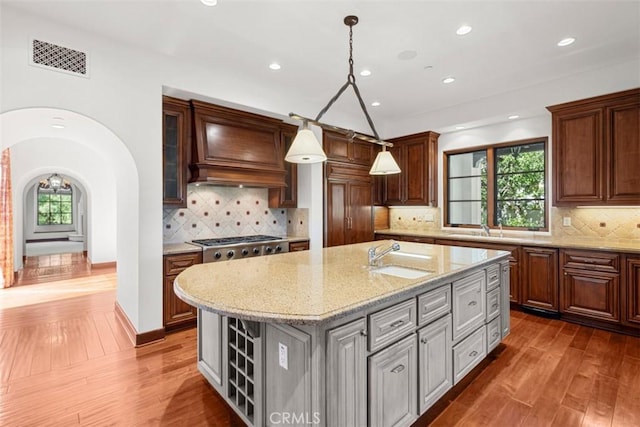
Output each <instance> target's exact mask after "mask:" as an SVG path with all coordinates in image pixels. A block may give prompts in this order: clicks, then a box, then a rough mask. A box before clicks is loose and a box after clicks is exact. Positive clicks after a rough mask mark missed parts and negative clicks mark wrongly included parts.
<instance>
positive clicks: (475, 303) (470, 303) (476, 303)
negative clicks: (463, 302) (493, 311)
mask: <svg viewBox="0 0 640 427" xmlns="http://www.w3.org/2000/svg"><path fill="white" fill-rule="evenodd" d="M468 305H469V307H473V306H474V305H478V301H475V300H474V301H469V304H468Z"/></svg>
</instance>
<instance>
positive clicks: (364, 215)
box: [346, 182, 373, 243]
mask: <svg viewBox="0 0 640 427" xmlns="http://www.w3.org/2000/svg"><path fill="white" fill-rule="evenodd" d="M347 188H348V190H349V199H348V200H349V210H348V215H349V228H348V232H347V236H348V237H347V239H346V243H361V242H370V241H372V240H373V200H372V198H371V184H370V183H364V182H362V183H360V182H350V183H349V184H348V187H347Z"/></svg>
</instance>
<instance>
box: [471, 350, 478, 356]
mask: <svg viewBox="0 0 640 427" xmlns="http://www.w3.org/2000/svg"><path fill="white" fill-rule="evenodd" d="M477 355H478V352H477V351H475V350H473V351H472V352H471V353H469V357H476V356H477Z"/></svg>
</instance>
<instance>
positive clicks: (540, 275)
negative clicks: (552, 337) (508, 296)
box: [521, 247, 558, 312]
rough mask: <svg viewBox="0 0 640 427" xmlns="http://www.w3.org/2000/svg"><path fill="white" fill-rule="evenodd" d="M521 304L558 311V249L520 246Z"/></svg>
mask: <svg viewBox="0 0 640 427" xmlns="http://www.w3.org/2000/svg"><path fill="white" fill-rule="evenodd" d="M522 263H523V269H522V276H521V279H522V289H521V291H522V295H521V297H522V301H521V303H522V305H524V306H528V307H533V308H540V309H543V310H546V311H551V312H557V311H558V250H557V249H552V248H533V247H523V248H522Z"/></svg>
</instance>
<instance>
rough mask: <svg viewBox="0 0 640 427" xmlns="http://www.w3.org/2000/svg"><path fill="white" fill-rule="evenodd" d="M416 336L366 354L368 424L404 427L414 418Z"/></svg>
mask: <svg viewBox="0 0 640 427" xmlns="http://www.w3.org/2000/svg"><path fill="white" fill-rule="evenodd" d="M416 362H417V351H416V336H415V334H412V335H410V336H408V337H407V338H405V339H403V340H401V341H399V342H397V343H396V344H393V345H391V346H389V347H387V348H386V349H385V350H382V351H380V352H378V353H376V354H374V355H373V356H370V357H369V424H368V425H369V426H372V427H376V426H384V427H387V426H405V425H409V424H410V423H411V422H412V421H413V420H415V419H416V418H417V414H418V411H417V408H416V406H417V401H418V390H417V381H416V378H417V376H418V373H417V372H416V371H417V369H416V368H417V366H418V365H417V363H416Z"/></svg>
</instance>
